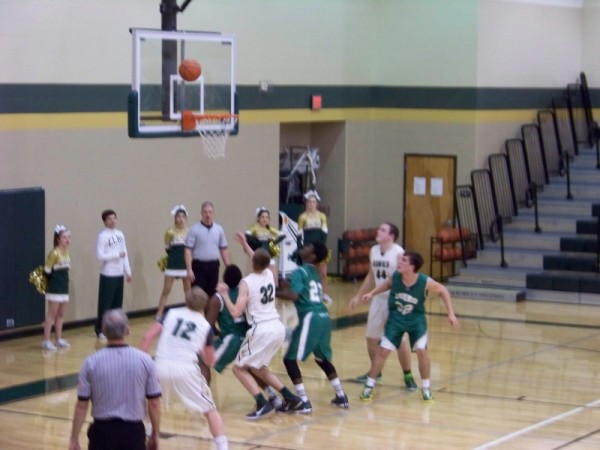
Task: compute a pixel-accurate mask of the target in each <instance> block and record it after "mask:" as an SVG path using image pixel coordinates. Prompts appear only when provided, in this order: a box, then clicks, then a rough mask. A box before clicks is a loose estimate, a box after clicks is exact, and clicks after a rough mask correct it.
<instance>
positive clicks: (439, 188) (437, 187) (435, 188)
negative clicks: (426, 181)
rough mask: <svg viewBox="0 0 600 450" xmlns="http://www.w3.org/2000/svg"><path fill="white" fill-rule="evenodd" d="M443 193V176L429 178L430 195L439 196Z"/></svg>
mask: <svg viewBox="0 0 600 450" xmlns="http://www.w3.org/2000/svg"><path fill="white" fill-rule="evenodd" d="M443 194H444V179H443V178H432V179H431V196H432V197H441V196H442V195H443Z"/></svg>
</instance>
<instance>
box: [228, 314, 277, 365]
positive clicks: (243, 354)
mask: <svg viewBox="0 0 600 450" xmlns="http://www.w3.org/2000/svg"><path fill="white" fill-rule="evenodd" d="M284 340H285V327H284V326H283V323H281V320H279V319H278V318H277V319H271V320H265V321H264V322H259V323H255V324H254V325H252V326H251V327H250V329H249V330H248V331H247V332H246V338H245V339H244V342H243V343H242V346H241V348H240V351H239V353H238V355H237V358H236V362H235V365H236V366H239V367H244V366H247V367H252V368H255V369H261V368H262V367H268V366H269V364H271V360H272V359H273V357H274V356H275V354H276V353H277V352H278V351H279V349H280V348H281V346H282V344H283V341H284Z"/></svg>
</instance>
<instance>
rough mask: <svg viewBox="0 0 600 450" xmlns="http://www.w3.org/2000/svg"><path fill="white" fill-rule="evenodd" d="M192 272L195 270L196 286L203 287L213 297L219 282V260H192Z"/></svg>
mask: <svg viewBox="0 0 600 450" xmlns="http://www.w3.org/2000/svg"><path fill="white" fill-rule="evenodd" d="M192 272H194V277H195V278H196V281H194V286H199V287H201V288H202V289H203V290H204V292H206V294H207V295H208V296H209V297H211V296H212V295H213V294H214V293H215V292H217V283H218V282H219V260H218V259H217V260H214V261H200V260H199V259H194V260H192Z"/></svg>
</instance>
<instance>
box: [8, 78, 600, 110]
mask: <svg viewBox="0 0 600 450" xmlns="http://www.w3.org/2000/svg"><path fill="white" fill-rule="evenodd" d="M129 89H130V88H129V86H128V85H62V84H61V85H59V84H32V85H27V84H0V99H2V101H0V114H23V113H43V114H48V113H81V112H86V113H98V112H125V111H127V94H128V92H129ZM565 93H566V90H565V89H534V88H453V87H438V88H436V87H385V86H379V87H370V86H277V85H275V86H274V87H273V89H272V91H271V92H269V93H263V92H260V91H259V89H258V86H248V85H244V86H238V94H239V102H240V109H241V110H270V109H305V108H309V106H310V98H311V96H312V95H315V94H318V95H321V96H322V98H323V105H324V108H400V109H442V110H503V109H512V110H516V109H541V108H548V107H550V106H551V101H552V99H553V98H556V97H562V96H564V95H565ZM591 95H592V103H593V104H598V103H600V90H592V91H591Z"/></svg>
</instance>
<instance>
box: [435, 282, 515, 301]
mask: <svg viewBox="0 0 600 450" xmlns="http://www.w3.org/2000/svg"><path fill="white" fill-rule="evenodd" d="M446 287H447V288H448V291H450V295H451V296H452V297H453V298H467V299H476V300H494V301H503V302H518V301H521V300H525V290H523V289H514V288H511V287H507V286H502V287H487V286H477V285H470V284H455V283H452V282H449V283H448V284H447V285H446Z"/></svg>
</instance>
